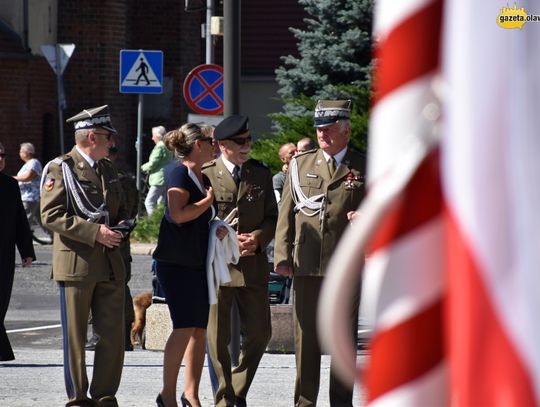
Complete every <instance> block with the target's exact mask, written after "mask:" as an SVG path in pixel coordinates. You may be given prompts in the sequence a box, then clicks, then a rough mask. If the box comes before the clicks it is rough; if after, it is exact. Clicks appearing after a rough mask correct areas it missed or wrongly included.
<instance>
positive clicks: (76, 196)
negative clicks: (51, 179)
mask: <svg viewBox="0 0 540 407" xmlns="http://www.w3.org/2000/svg"><path fill="white" fill-rule="evenodd" d="M52 162H54V163H56V164H60V166H61V167H62V176H63V177H64V182H65V184H66V199H67V206H68V207H69V204H70V203H71V204H72V206H73V209H74V210H75V211H79V212H80V213H82V214H83V215H84V216H85V217H86V218H87V220H88V221H89V222H92V223H97V222H98V221H99V220H100V219H101V218H102V217H104V218H105V224H106V225H108V224H109V211H108V210H107V209H105V202H104V203H102V204H101V205H100V206H99V207H96V206H94V204H92V202H91V201H90V199H88V197H87V196H86V193H85V192H84V189H83V188H82V186H81V184H80V183H79V180H78V179H77V178H75V177H74V176H73V172H72V171H71V168H70V167H69V165H67V163H66V162H65V161H61V162H60V163H59V162H58V161H57V160H56V159H55V160H53V161H50V162H49V163H47V165H46V166H45V168H44V169H43V175H42V177H41V190H43V184H44V183H45V179H46V174H47V172H48V169H49V165H50V164H51V163H52ZM81 194H82V196H83V197H84V200H85V202H86V205H85V203H83V200H82V199H81ZM87 206H88V207H89V208H90V210H89V209H87Z"/></svg>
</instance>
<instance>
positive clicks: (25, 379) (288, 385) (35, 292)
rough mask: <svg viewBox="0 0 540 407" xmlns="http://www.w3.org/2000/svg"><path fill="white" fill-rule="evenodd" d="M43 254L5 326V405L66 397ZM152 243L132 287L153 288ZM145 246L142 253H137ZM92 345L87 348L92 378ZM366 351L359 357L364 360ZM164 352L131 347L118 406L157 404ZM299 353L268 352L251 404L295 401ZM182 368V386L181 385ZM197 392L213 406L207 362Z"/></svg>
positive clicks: (23, 273)
mask: <svg viewBox="0 0 540 407" xmlns="http://www.w3.org/2000/svg"><path fill="white" fill-rule="evenodd" d="M35 248H36V254H37V258H38V259H37V261H36V262H35V263H34V265H33V266H32V267H31V268H30V269H22V268H20V267H17V269H16V272H15V273H16V275H15V282H14V286H13V293H12V297H11V303H10V308H9V310H8V313H7V316H6V328H7V330H8V335H9V338H10V340H11V344H12V346H13V349H14V353H15V358H16V359H15V360H14V361H11V362H0V406H1V407H4V406H7V407H27V406H62V405H64V403H65V401H66V399H65V388H64V381H63V365H62V362H63V361H62V336H61V330H60V316H59V315H60V314H59V299H58V289H57V287H56V283H54V282H53V281H52V280H50V278H49V276H50V269H51V246H39V245H36V246H35ZM149 252H150V248H149V247H148V246H134V247H133V253H134V254H133V260H134V261H133V267H132V274H133V275H132V280H131V282H130V288H131V291H132V293H133V294H137V293H140V292H145V291H151V280H152V274H151V272H150V265H151V258H150V256H148V253H149ZM136 253H144V254H136ZM93 355H94V353H93V352H87V353H86V360H87V365H88V375H89V378H91V374H92V364H93ZM362 359H363V357H359V360H360V361H362ZM162 362H163V353H162V352H159V351H148V350H142V349H140V348H138V349H135V350H134V351H133V352H126V355H125V363H124V369H123V374H122V383H121V385H120V389H119V390H118V393H117V398H118V401H119V404H120V406H137V407H146V406H153V405H155V398H156V395H157V394H158V392H159V390H160V388H161V374H162ZM329 363H330V358H329V357H328V356H323V358H322V367H321V386H320V389H321V390H320V393H319V402H318V405H319V406H322V407H326V406H329V405H330V404H329V400H328V377H329ZM294 380H295V361H294V355H290V354H269V353H267V354H265V355H264V357H263V359H262V360H261V363H260V365H259V369H258V370H257V374H256V375H255V379H254V381H253V384H252V386H251V389H250V392H249V394H248V397H247V403H248V405H249V406H256V407H281V406H283V407H285V406H292V405H293V394H294ZM182 382H183V371H182V370H181V371H180V376H179V382H178V392H179V394H180V393H181V392H182ZM199 397H200V400H201V403H202V405H203V406H212V405H213V401H212V400H213V399H212V392H211V386H210V381H209V376H208V368H207V365H206V364H205V366H204V371H203V375H202V380H201V384H200V391H199ZM362 401H363V400H362V393H361V389H359V388H356V389H355V397H354V405H360V404H361V403H362Z"/></svg>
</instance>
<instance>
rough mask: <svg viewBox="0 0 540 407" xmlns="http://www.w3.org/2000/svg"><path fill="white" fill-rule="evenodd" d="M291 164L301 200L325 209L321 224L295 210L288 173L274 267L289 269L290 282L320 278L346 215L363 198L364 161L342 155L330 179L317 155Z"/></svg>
mask: <svg viewBox="0 0 540 407" xmlns="http://www.w3.org/2000/svg"><path fill="white" fill-rule="evenodd" d="M295 159H296V161H297V163H298V176H299V183H300V187H301V189H302V191H303V192H304V194H305V195H306V196H307V197H308V198H309V197H312V196H315V195H319V194H324V196H325V201H326V204H325V206H324V212H323V219H322V222H321V219H320V214H316V215H314V216H308V215H306V214H304V213H302V212H301V211H297V210H295V209H294V206H295V204H294V202H293V199H292V196H291V181H290V177H291V174H290V170H289V172H288V173H287V179H286V180H285V186H284V188H283V195H282V198H281V201H280V210H279V217H278V223H277V229H276V240H275V247H274V264H275V265H276V266H279V265H284V266H292V267H293V271H294V275H295V276H322V275H324V274H325V272H326V266H327V264H328V262H329V260H330V257H331V256H332V254H333V252H334V250H335V248H336V246H337V244H338V242H339V239H340V238H341V235H342V234H343V232H344V231H345V228H346V227H347V226H348V224H349V221H348V220H347V213H348V212H349V211H355V210H356V209H357V208H358V206H359V205H360V202H361V201H362V199H363V197H364V193H365V167H366V159H365V156H364V155H363V154H361V153H358V152H354V151H351V150H350V148H349V149H347V152H346V154H345V156H344V157H343V160H342V162H341V164H340V165H339V166H338V168H337V169H336V172H335V173H334V176H333V177H330V173H329V171H328V165H327V163H326V160H325V158H324V155H323V152H322V150H320V149H316V150H310V151H307V152H305V153H303V154H300V155H298V156H297V157H296V158H295ZM289 168H290V166H289ZM304 210H305V211H306V212H307V213H308V214H311V213H313V211H311V210H309V209H304Z"/></svg>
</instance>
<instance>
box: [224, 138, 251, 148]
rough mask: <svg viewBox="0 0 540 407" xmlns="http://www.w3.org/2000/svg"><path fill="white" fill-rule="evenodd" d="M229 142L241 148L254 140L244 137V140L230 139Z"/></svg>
mask: <svg viewBox="0 0 540 407" xmlns="http://www.w3.org/2000/svg"><path fill="white" fill-rule="evenodd" d="M229 140H231V141H234V142H235V143H236V144H238V145H239V146H243V145H244V144H246V143H251V140H252V138H251V136H247V137H242V138H240V137H237V138H230V139H229Z"/></svg>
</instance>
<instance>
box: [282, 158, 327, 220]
mask: <svg viewBox="0 0 540 407" xmlns="http://www.w3.org/2000/svg"><path fill="white" fill-rule="evenodd" d="M289 174H290V182H291V196H292V199H293V202H294V203H295V207H294V209H295V210H297V211H301V212H302V213H303V214H304V215H306V216H315V215H317V214H318V213H319V212H321V217H322V216H323V212H324V204H325V200H326V195H325V194H319V195H313V196H312V197H309V198H308V197H307V196H306V195H305V194H304V191H302V188H301V187H300V177H299V176H298V163H297V162H296V158H293V159H292V160H291V161H290V163H289ZM303 208H307V209H310V210H311V211H313V212H312V213H307V212H306V211H305V210H304V209H303Z"/></svg>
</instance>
